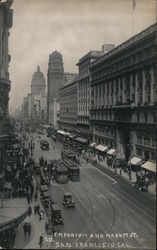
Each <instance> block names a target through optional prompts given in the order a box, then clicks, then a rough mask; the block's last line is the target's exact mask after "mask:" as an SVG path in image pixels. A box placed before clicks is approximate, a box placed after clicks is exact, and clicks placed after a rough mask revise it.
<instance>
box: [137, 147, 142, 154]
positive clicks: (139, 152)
mask: <svg viewBox="0 0 157 250" xmlns="http://www.w3.org/2000/svg"><path fill="white" fill-rule="evenodd" d="M136 153H137V155H139V156H142V150H141V149H140V148H137V149H136Z"/></svg>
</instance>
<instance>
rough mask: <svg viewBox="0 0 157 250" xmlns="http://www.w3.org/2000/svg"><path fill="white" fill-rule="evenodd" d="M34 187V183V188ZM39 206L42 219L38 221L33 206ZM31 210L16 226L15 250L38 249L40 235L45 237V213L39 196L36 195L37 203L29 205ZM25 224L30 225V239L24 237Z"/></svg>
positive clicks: (33, 202) (46, 219)
mask: <svg viewBox="0 0 157 250" xmlns="http://www.w3.org/2000/svg"><path fill="white" fill-rule="evenodd" d="M35 185H36V183H35V181H34V186H35ZM37 204H39V205H40V210H41V211H42V212H43V216H42V219H41V220H40V221H39V215H38V214H36V215H35V213H34V206H35V205H37ZM30 206H31V208H32V214H31V215H30V216H27V217H26V218H25V220H24V221H23V222H22V223H21V224H20V225H19V226H18V228H17V231H16V239H15V245H14V248H15V249H39V248H40V246H39V237H40V235H41V234H43V235H46V231H45V222H46V221H48V218H47V215H46V213H45V210H44V207H43V205H42V203H41V200H40V195H39V193H38V199H37V202H35V201H34V197H33V201H32V202H31V203H30ZM25 222H28V223H30V224H31V228H32V230H31V235H30V237H28V238H26V237H25V236H24V231H23V225H24V223H25Z"/></svg>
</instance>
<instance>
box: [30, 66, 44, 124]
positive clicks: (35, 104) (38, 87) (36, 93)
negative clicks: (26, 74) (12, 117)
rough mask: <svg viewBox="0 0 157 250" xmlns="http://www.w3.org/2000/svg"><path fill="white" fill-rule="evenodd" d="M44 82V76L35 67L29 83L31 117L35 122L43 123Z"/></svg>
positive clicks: (38, 68)
mask: <svg viewBox="0 0 157 250" xmlns="http://www.w3.org/2000/svg"><path fill="white" fill-rule="evenodd" d="M46 99H47V97H46V81H45V77H44V74H43V73H42V72H41V71H40V67H39V66H38V67H37V71H36V72H35V73H34V74H33V77H32V82H31V100H32V101H31V102H32V105H31V116H32V118H33V119H32V120H36V122H39V123H40V122H42V121H44V119H45V117H46Z"/></svg>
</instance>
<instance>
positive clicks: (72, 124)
mask: <svg viewBox="0 0 157 250" xmlns="http://www.w3.org/2000/svg"><path fill="white" fill-rule="evenodd" d="M77 84H78V81H77V80H75V81H73V82H72V83H70V84H68V85H65V86H64V87H62V88H61V89H60V120H59V128H60V129H62V130H66V131H68V132H72V133H73V132H76V129H77Z"/></svg>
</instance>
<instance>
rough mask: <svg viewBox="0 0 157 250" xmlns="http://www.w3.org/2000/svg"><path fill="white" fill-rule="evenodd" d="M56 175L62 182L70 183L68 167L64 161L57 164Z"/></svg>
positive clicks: (57, 179)
mask: <svg viewBox="0 0 157 250" xmlns="http://www.w3.org/2000/svg"><path fill="white" fill-rule="evenodd" d="M54 177H55V180H56V181H57V182H58V183H60V184H66V183H68V169H67V168H66V167H65V166H64V165H63V164H62V163H59V164H58V165H56V168H55V176H54Z"/></svg>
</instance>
